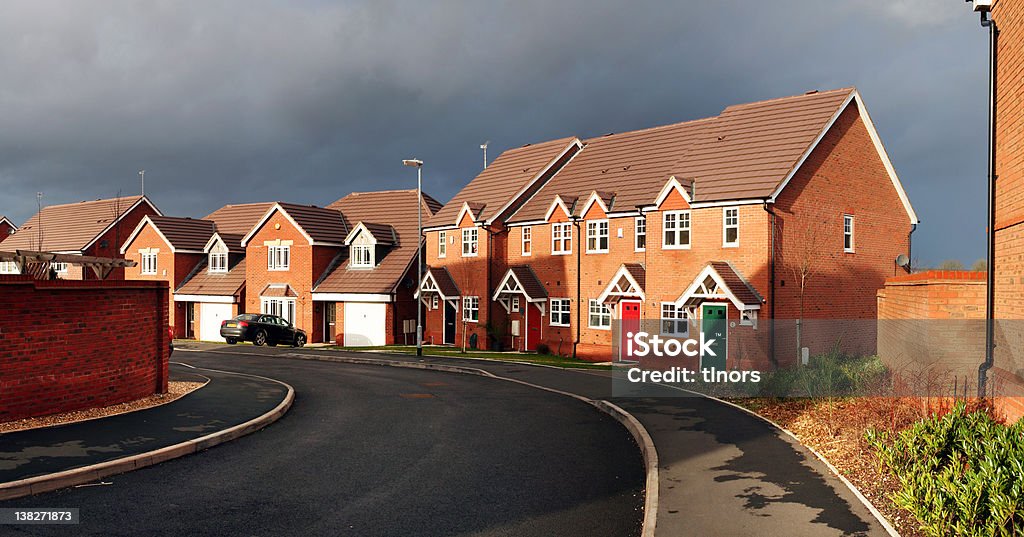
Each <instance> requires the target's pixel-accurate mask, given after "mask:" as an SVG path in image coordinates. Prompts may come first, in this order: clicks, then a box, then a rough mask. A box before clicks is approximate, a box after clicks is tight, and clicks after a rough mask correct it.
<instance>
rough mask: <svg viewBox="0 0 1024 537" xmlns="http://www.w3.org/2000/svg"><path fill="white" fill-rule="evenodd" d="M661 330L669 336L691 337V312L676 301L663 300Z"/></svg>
mask: <svg viewBox="0 0 1024 537" xmlns="http://www.w3.org/2000/svg"><path fill="white" fill-rule="evenodd" d="M680 326H681V327H682V328H683V329H682V330H679V328H680ZM660 331H661V333H662V334H664V335H667V336H675V337H690V312H689V311H688V310H687V309H686V308H684V307H682V306H679V305H676V303H675V302H662V303H661V328H660Z"/></svg>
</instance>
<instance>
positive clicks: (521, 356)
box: [314, 345, 611, 370]
mask: <svg viewBox="0 0 1024 537" xmlns="http://www.w3.org/2000/svg"><path fill="white" fill-rule="evenodd" d="M314 348H315V349H323V350H341V351H349V352H385V353H397V354H411V355H414V354H416V347H415V346H414V345H389V346H385V347H339V346H333V345H331V346H325V347H314ZM423 355H424V356H437V357H443V358H472V359H476V360H494V361H498V362H525V363H530V364H537V365H550V366H555V367H567V368H576V369H606V370H607V369H611V366H610V365H607V364H595V363H592V362H585V361H583V360H573V359H572V358H565V357H562V356H555V355H551V354H533V353H520V352H488V351H466V352H462V349H459V348H454V347H435V346H425V347H423Z"/></svg>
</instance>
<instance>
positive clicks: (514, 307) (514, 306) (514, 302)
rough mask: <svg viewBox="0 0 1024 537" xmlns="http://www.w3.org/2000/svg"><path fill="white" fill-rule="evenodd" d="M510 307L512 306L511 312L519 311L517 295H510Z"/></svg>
mask: <svg viewBox="0 0 1024 537" xmlns="http://www.w3.org/2000/svg"><path fill="white" fill-rule="evenodd" d="M511 307H512V312H513V313H519V297H517V296H514V297H512V306H511Z"/></svg>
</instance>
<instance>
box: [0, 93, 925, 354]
mask: <svg viewBox="0 0 1024 537" xmlns="http://www.w3.org/2000/svg"><path fill="white" fill-rule="evenodd" d="M90 204H91V205H90ZM114 204H116V205H117V206H121V207H124V208H125V210H124V211H121V213H123V214H121V215H120V216H116V217H114V218H115V219H117V222H119V227H118V229H119V231H118V234H119V236H118V237H117V241H116V244H117V247H113V246H112V242H111V240H112V238H111V229H112V228H111V225H112V222H113V221H112V220H111V217H107V218H94V217H95V216H103V215H107V214H113V213H116V212H117V211H113V213H112V211H111V208H110V206H111V205H114ZM87 205H88V206H89V207H86V206H87ZM92 205H97V207H92ZM100 205H101V206H102V207H99V206H100ZM418 206H420V207H422V209H423V211H424V213H423V214H424V215H425V221H426V224H425V227H424V231H423V234H422V237H420V239H421V240H420V241H417V208H418ZM83 209H89V210H83ZM61 211H63V214H62V215H56V214H48V212H49V213H60V212H61ZM81 214H86V215H89V216H88V217H87V219H89V222H87V223H88V224H89V225H84V224H83V223H81V222H79V223H78V224H74V222H76V220H75V215H81ZM92 220H96V222H92ZM101 220H102V221H101ZM40 221H43V222H45V221H49V222H51V223H50V224H49V225H48V231H47V233H46V234H43V235H42V236H41V239H39V238H38V237H37V239H39V240H34V239H33V237H35V235H34V233H33V231H32V230H33V229H36V228H37V227H38V224H39V222H40ZM917 223H918V219H917V216H916V215H915V213H914V210H913V208H912V207H911V205H910V202H909V200H908V199H907V196H906V193H905V192H904V190H903V187H902V186H901V184H900V181H899V179H898V177H897V176H896V173H895V171H894V169H893V166H892V164H891V162H890V161H889V158H888V156H887V155H886V152H885V150H884V148H883V146H882V143H881V141H880V140H879V137H878V134H877V132H876V131H875V128H874V125H873V124H872V122H871V119H870V118H869V116H868V114H867V110H866V108H865V106H864V103H863V101H862V100H861V97H860V95H859V94H858V92H857V91H856V90H855V89H852V88H851V89H840V90H832V91H825V92H809V93H807V94H803V95H798V96H793V97H786V98H781V99H774V100H769V101H761V102H755V103H749V104H743V105H737V106H730V107H728V108H726V109H725V110H723V111H722V112H721V113H720V114H719V115H717V116H715V117H711V118H706V119H700V120H696V121H688V122H684V123H677V124H672V125H665V126H661V127H654V128H650V129H645V130H639V131H634V132H625V133H619V134H610V135H606V136H601V137H597V138H591V139H581V138H577V137H568V138H562V139H557V140H551V141H547V142H543V143H537V144H531V145H526V146H522V147H518V148H514V149H511V150H508V151H506V152H504V153H502V154H501V155H500V156H499V157H498V158H497V159H495V160H494V161H493V162H492V163H490V164H489V165H488V166H487V167H486V168H485V169H484V170H483V171H482V172H481V173H480V174H479V175H477V176H476V177H475V178H474V179H473V180H471V181H470V182H469V183H468V184H467V185H466V186H465V187H464V188H463V189H462V190H461V191H460V192H458V193H457V194H456V195H455V196H454V197H453V198H452V199H451V201H449V202H448V203H447V204H445V205H443V206H442V204H440V203H438V202H436V201H435V200H434V199H432V198H430V197H429V196H424V197H423V198H422V200H420V199H417V196H416V191H415V190H405V191H386V192H367V193H353V194H350V195H348V196H345V197H343V198H341V199H340V200H338V201H336V202H334V203H332V204H330V205H327V206H326V207H316V206H307V205H297V204H290V203H284V202H276V203H260V204H245V205H228V206H225V207H223V208H221V209H219V210H217V211H215V212H213V213H212V214H210V215H208V216H206V217H204V218H201V219H191V218H177V217H168V216H164V215H162V214H161V213H160V212H159V211H158V210H157V209H156V207H155V206H153V205H152V204H151V203H149V201H148V200H147V199H146V198H143V197H140V198H128V199H124V198H121V199H119V200H116V201H115V200H102V201H98V202H86V203H85V204H82V205H80V206H78V207H76V206H75V205H70V206H55V207H47V208H45V209H44V210H43V211H41V212H40V213H39V214H38V215H36V216H35V217H33V219H32V220H30V221H29V222H27V223H26V224H25V225H23V226H22V227H21V229H20V230H18V231H16V232H15V233H14V234H13V235H11V236H10V238H8V239H7V240H5V241H4V242H0V250H3V251H5V252H11V251H14V250H16V249H29V250H33V249H34V250H46V251H62V252H80V253H83V254H87V255H98V254H99V253H103V254H107V255H115V256H116V255H120V256H123V257H125V258H127V259H130V260H133V261H136V262H137V264H136V266H134V267H129V268H126V269H124V274H123V277H124V278H128V279H158V280H165V281H167V282H168V283H169V285H170V288H171V289H172V291H173V300H172V301H171V305H170V308H171V312H170V319H171V322H172V324H173V326H174V330H175V333H176V336H177V337H182V338H197V339H204V340H206V339H210V340H217V339H219V333H218V330H219V325H220V322H221V321H222V320H224V319H227V318H229V317H231V316H233V315H236V314H238V313H240V312H257V311H259V312H266V313H273V314H278V315H281V316H283V317H285V318H287V319H289V320H290V321H292V322H294V323H295V324H296V325H297V326H298V327H300V328H303V329H305V330H306V331H307V332H308V333H309V335H310V341H312V342H320V341H338V342H340V343H344V344H347V345H384V344H395V343H403V342H408V343H412V342H413V341H414V339H413V338H414V337H415V334H414V329H415V326H414V322H413V321H412V320H413V319H415V317H416V305H417V304H419V305H420V306H421V307H422V308H423V313H424V340H425V342H426V343H427V344H435V345H453V346H460V347H473V348H479V349H502V350H521V351H534V350H538V349H541V350H545V348H546V350H548V351H549V352H553V353H558V354H561V355H571V356H577V357H579V358H582V359H590V360H605V359H608V358H614V357H617V356H621V350H620V349H618V348H616V345H614V344H613V340H614V336H615V334H616V331H617V330H620V329H621V330H626V329H630V330H632V329H633V327H638V326H639V325H640V323H641V320H650V321H653V325H652V326H656V327H657V328H656V329H657V330H658V331H659V332H661V333H663V334H664V335H665V336H667V337H690V336H695V335H696V334H697V333H698V332H700V331H701V330H702V326H705V323H704V322H703V321H704V320H706V319H716V320H722V321H724V323H721V322H719V323H717V324H716V326H724V327H726V328H725V333H722V334H719V340H720V342H719V344H720V345H722V347H721V348H722V349H723V350H725V352H724V353H721V356H723V357H725V359H726V360H727V361H728V364H727V365H728V366H729V367H738V366H741V365H743V366H748V365H752V366H761V365H764V364H766V363H768V361H772V362H776V363H778V362H786V361H790V360H791V359H793V358H795V357H796V356H798V354H799V349H798V347H804V346H806V347H811V350H812V352H818V351H820V350H821V348H823V347H824V346H826V345H829V344H830V341H831V340H832V339H834V338H836V337H839V336H837V335H836V334H835V333H825V334H819V337H813V336H812V334H810V333H807V334H804V335H803V336H802V337H803V339H802V340H800V341H801V342H800V343H797V340H796V339H794V337H793V334H791V333H789V332H791V331H792V329H793V328H792V327H789V328H783V326H782V323H779V321H780V320H782V319H786V320H792V319H808V320H811V319H818V320H829V321H830V322H836V321H838V322H839V323H840V324H842V323H843V322H844V321H848V323H847V324H849V325H850V326H853V325H857V326H862V327H863V326H873V321H874V319H875V317H876V313H877V312H876V292H877V290H878V289H879V288H881V287H882V285H883V282H884V280H885V278H886V277H887V276H892V275H893V274H894V272H896V271H900V270H904V269H905V267H901V266H899V265H898V264H897V262H896V259H897V257H899V256H900V255H901V254H902V255H904V256H909V255H910V244H911V233H912V231H913V230H914V228H915V227H916V225H917ZM63 227H68V228H72V231H68V232H61V231H57V229H58V228H63ZM65 234H66V235H68V236H64V235H65ZM101 237H106V238H101ZM97 240H102V241H103V244H104V245H105V249H103V250H102V252H96V251H94V250H96V248H95V247H94V245H95V244H97ZM60 241H64V242H60ZM417 247H419V248H417ZM418 249H422V250H420V251H422V252H424V255H425V262H426V269H425V272H424V274H423V275H422V277H421V278H417V266H416V252H417V251H418ZM2 255H3V254H0V257H2ZM8 269H13V270H24V267H8ZM61 269H62V270H67V269H66V267H61ZM812 273H813V276H812V275H811V274H812ZM85 276H88V275H87V274H84V275H83V277H85ZM119 276H120V275H115V276H114V277H119ZM864 320H870V321H871V322H872V324H871V325H868V324H865V323H860V324H858V321H864ZM872 330H873V329H870V328H868V329H865V330H851V331H850V332H849V333H844V334H842V337H843V338H845V340H846V344H847V345H848V347H850V348H856V349H857V350H860V351H862V352H873V349H874V345H875V341H874V338H875V334H874V333H873V332H872ZM815 347H819V348H815Z"/></svg>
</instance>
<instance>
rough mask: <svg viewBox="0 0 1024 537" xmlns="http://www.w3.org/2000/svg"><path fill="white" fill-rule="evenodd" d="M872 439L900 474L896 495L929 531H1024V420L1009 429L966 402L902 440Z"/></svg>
mask: <svg viewBox="0 0 1024 537" xmlns="http://www.w3.org/2000/svg"><path fill="white" fill-rule="evenodd" d="M865 438H866V439H867V442H868V443H869V444H870V445H871V446H872V447H873V448H874V449H875V451H876V453H877V455H878V458H879V461H880V462H881V463H882V465H883V466H885V467H886V468H888V470H889V471H891V472H892V473H893V474H894V475H895V476H896V477H897V478H899V482H900V488H899V490H898V491H897V492H896V493H895V494H894V495H893V497H892V499H893V501H894V502H895V503H896V505H898V506H899V507H902V508H903V509H906V510H907V511H910V512H911V513H912V514H913V515H914V516H915V517H916V518H917V519H918V521H919V522H920V523H921V530H922V532H923V533H924V534H925V535H929V536H936V537H938V536H946V535H966V536H1004V535H1005V536H1009V535H1020V533H1017V532H1020V531H1021V528H1024V422H1018V423H1017V424H1016V425H1012V426H1005V425H1002V424H1000V423H999V422H997V421H996V420H994V419H993V418H992V416H991V413H990V411H989V409H987V408H985V407H983V406H982V407H976V408H974V409H973V411H972V409H969V408H968V406H967V405H966V404H964V403H963V402H959V403H957V404H956V405H955V406H954V407H953V409H952V411H951V412H950V413H949V414H947V415H945V416H943V417H938V416H934V417H932V418H930V419H926V420H922V421H919V422H917V423H915V424H914V425H913V426H912V427H911V428H910V429H907V430H905V431H902V432H900V433H899V434H898V435H896V436H895V437H891V436H890V435H889V434H888V433H879V432H877V431H876V430H869V431H868V432H867V434H866V437H865Z"/></svg>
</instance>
